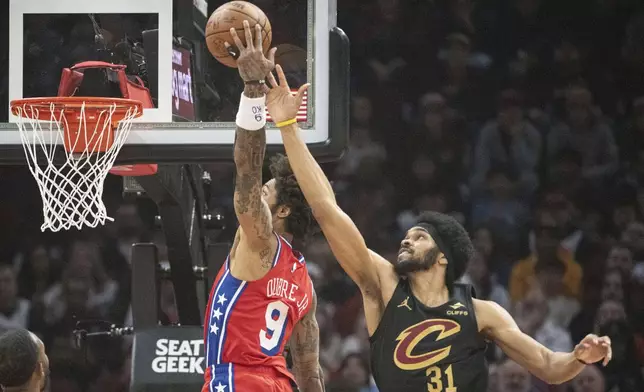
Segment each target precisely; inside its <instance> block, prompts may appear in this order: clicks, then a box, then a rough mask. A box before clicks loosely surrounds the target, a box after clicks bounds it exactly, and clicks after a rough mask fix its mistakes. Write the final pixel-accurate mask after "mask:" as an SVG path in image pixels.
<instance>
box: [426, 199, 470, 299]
mask: <svg viewBox="0 0 644 392" xmlns="http://www.w3.org/2000/svg"><path fill="white" fill-rule="evenodd" d="M418 223H424V224H427V225H430V226H432V227H433V228H434V229H435V230H436V232H437V233H438V235H439V236H440V238H441V241H442V242H443V243H444V245H445V246H446V247H447V248H448V249H447V252H444V253H446V256H447V254H449V256H450V257H449V258H448V260H447V261H448V263H447V277H446V282H447V285H448V287H451V286H452V285H453V283H454V281H456V280H457V279H459V278H460V277H461V276H463V274H464V273H465V269H466V268H467V263H468V262H469V261H470V259H471V258H472V256H474V245H473V244H472V240H470V235H469V234H468V233H467V230H465V228H464V227H463V226H462V225H461V224H460V223H458V221H457V220H456V219H454V218H453V217H451V216H449V215H446V214H441V213H440V212H434V211H425V212H423V213H421V214H420V215H419V216H418Z"/></svg>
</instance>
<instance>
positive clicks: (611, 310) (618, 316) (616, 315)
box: [594, 299, 626, 333]
mask: <svg viewBox="0 0 644 392" xmlns="http://www.w3.org/2000/svg"><path fill="white" fill-rule="evenodd" d="M621 321H626V310H624V304H622V302H621V301H616V300H611V299H605V300H604V301H602V303H601V305H599V309H597V315H596V317H595V328H594V330H595V331H597V333H599V330H600V329H601V328H602V326H604V325H606V324H608V323H611V322H621Z"/></svg>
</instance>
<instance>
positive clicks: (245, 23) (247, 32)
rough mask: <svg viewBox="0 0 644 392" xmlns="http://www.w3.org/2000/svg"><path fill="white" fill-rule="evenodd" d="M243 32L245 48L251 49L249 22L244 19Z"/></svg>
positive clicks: (252, 46)
mask: <svg viewBox="0 0 644 392" xmlns="http://www.w3.org/2000/svg"><path fill="white" fill-rule="evenodd" d="M244 34H245V35H246V48H247V49H249V50H253V48H254V45H253V32H252V30H251V29H250V23H248V21H247V20H245V21H244Z"/></svg>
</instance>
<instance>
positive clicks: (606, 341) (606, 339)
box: [599, 336, 611, 346]
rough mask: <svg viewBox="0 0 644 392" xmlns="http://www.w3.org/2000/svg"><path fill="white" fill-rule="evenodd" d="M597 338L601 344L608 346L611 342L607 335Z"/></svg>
mask: <svg viewBox="0 0 644 392" xmlns="http://www.w3.org/2000/svg"><path fill="white" fill-rule="evenodd" d="M599 339H600V341H601V342H602V343H603V344H606V345H609V346H610V344H611V342H610V338H609V337H608V336H602V337H601V338H599Z"/></svg>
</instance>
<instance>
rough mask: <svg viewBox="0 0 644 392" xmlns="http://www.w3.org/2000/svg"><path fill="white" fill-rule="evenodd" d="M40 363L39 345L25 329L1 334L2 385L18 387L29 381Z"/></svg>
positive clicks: (0, 382)
mask: <svg viewBox="0 0 644 392" xmlns="http://www.w3.org/2000/svg"><path fill="white" fill-rule="evenodd" d="M37 365H38V345H37V344H36V342H35V341H34V339H33V337H32V336H31V334H30V333H29V332H28V331H27V330H24V329H14V330H10V331H7V332H5V333H4V334H2V335H0V386H2V387H18V386H22V385H25V384H26V383H27V382H29V379H30V378H31V376H32V374H33V373H34V372H35V371H36V366H37Z"/></svg>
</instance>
